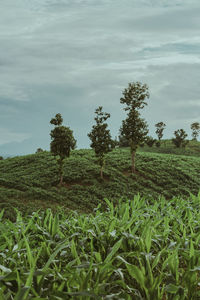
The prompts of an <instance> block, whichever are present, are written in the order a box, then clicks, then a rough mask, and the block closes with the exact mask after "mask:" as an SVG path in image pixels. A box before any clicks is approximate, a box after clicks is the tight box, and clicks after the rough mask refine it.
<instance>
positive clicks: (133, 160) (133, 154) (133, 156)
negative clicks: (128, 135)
mask: <svg viewBox="0 0 200 300" xmlns="http://www.w3.org/2000/svg"><path fill="white" fill-rule="evenodd" d="M131 161H132V174H133V173H135V151H134V152H132V153H131Z"/></svg>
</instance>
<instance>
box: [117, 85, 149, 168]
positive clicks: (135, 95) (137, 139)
mask: <svg viewBox="0 0 200 300" xmlns="http://www.w3.org/2000/svg"><path fill="white" fill-rule="evenodd" d="M146 98H149V88H148V86H147V85H146V84H142V83H140V82H133V83H129V84H128V88H125V90H124V91H123V97H122V98H121V99H120V103H122V104H125V105H126V107H125V108H124V110H125V111H127V118H126V119H125V120H123V121H122V127H121V128H120V133H121V135H122V136H123V137H124V138H125V139H126V140H128V141H129V146H130V151H131V161H132V173H135V154H136V151H137V148H138V147H139V145H140V144H142V143H144V142H145V138H146V135H147V133H148V126H147V123H146V121H145V120H144V119H142V118H141V116H140V113H139V111H138V110H139V109H142V108H144V106H145V105H147V103H146V102H145V99H146Z"/></svg>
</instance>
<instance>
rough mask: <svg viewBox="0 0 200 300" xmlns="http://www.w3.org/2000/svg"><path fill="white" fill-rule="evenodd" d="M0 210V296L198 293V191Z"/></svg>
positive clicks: (168, 295) (150, 296) (172, 296)
mask: <svg viewBox="0 0 200 300" xmlns="http://www.w3.org/2000/svg"><path fill="white" fill-rule="evenodd" d="M105 201H106V203H107V211H106V212H105V211H104V212H103V211H102V210H101V206H100V205H99V207H97V208H96V209H95V211H94V213H93V214H90V215H84V214H78V213H76V212H70V213H68V214H67V215H66V214H64V213H63V212H62V211H59V212H58V213H57V214H55V215H53V214H52V212H51V210H49V209H48V210H47V211H45V212H36V213H33V214H32V215H31V216H29V217H22V216H21V215H20V213H19V212H18V213H17V219H16V222H11V221H9V220H6V219H4V218H3V211H2V212H1V215H0V219H1V221H0V299H2V300H4V299H5V300H10V299H14V300H23V299H24V300H25V299H35V300H36V299H38V300H39V299H40V300H42V299H52V300H54V299H55V300H56V299H57V300H59V299H126V300H129V299H136V300H137V299H147V300H157V299H162V300H167V299H173V300H178V299H180V300H184V299H188V300H192V299H195V300H197V299H200V277H199V272H200V194H199V196H197V197H196V196H193V195H191V196H190V197H189V198H188V200H182V199H180V198H174V199H172V200H171V201H167V200H165V199H164V198H160V199H159V200H158V201H155V202H152V200H148V198H141V197H140V196H139V195H138V196H135V197H134V200H132V201H128V200H125V199H121V200H119V203H118V205H117V206H116V207H114V206H113V204H112V202H110V201H109V200H107V199H105Z"/></svg>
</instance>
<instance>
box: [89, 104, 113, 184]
mask: <svg viewBox="0 0 200 300" xmlns="http://www.w3.org/2000/svg"><path fill="white" fill-rule="evenodd" d="M95 114H96V117H95V118H94V120H95V121H96V124H95V125H93V126H92V131H91V132H90V133H88V137H89V138H90V140H91V144H90V147H91V148H93V149H94V151H95V155H96V157H97V158H98V163H99V165H100V176H101V178H102V179H103V167H104V165H105V155H106V154H107V153H108V152H110V151H112V149H113V148H114V147H115V141H113V140H112V138H111V135H110V130H109V129H107V128H108V124H107V123H105V121H106V120H107V119H108V118H110V114H108V113H105V112H103V111H102V106H99V107H98V108H97V109H96V110H95Z"/></svg>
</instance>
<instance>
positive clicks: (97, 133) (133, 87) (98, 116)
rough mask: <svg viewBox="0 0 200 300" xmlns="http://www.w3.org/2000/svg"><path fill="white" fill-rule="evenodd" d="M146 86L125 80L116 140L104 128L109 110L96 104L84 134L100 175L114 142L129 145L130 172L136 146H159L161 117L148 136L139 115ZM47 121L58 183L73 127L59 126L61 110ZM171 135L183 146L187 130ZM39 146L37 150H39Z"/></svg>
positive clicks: (195, 132) (199, 127)
mask: <svg viewBox="0 0 200 300" xmlns="http://www.w3.org/2000/svg"><path fill="white" fill-rule="evenodd" d="M149 97H150V95H149V87H148V86H147V84H142V83H141V82H138V81H137V82H133V83H129V84H128V87H127V88H125V89H124V91H123V92H122V97H121V98H120V103H121V104H123V105H124V108H123V109H124V111H125V112H126V113H127V114H126V118H125V119H124V120H123V121H122V125H121V127H120V129H119V137H118V140H116V139H115V140H113V139H112V137H111V134H110V130H109V129H108V124H107V120H108V119H109V118H110V114H109V113H107V112H103V107H102V106H99V107H98V108H97V109H96V110H95V117H94V121H95V124H94V125H93V126H92V129H91V132H90V133H88V137H89V139H90V141H91V144H90V147H91V148H92V149H94V152H95V155H96V157H97V163H98V165H99V167H100V176H101V178H102V179H103V169H104V166H105V161H106V154H107V153H109V152H110V151H112V150H113V149H114V148H115V147H116V146H119V147H129V148H130V154H131V170H132V173H135V172H136V169H135V154H136V151H137V149H138V147H139V146H144V145H145V144H147V145H148V146H149V147H152V146H153V145H154V144H155V145H156V147H160V146H161V140H162V138H163V135H164V130H165V127H166V124H165V123H164V122H162V121H160V122H158V123H156V124H155V127H156V131H155V133H156V135H157V139H154V138H153V137H152V136H148V132H149V130H148V125H147V122H146V121H145V120H144V119H143V118H142V117H141V113H140V111H141V109H143V108H144V107H145V106H146V105H147V102H146V101H147V99H149ZM50 123H51V124H52V125H54V126H55V127H54V129H53V130H51V133H50V136H51V144H50V151H51V153H52V154H53V155H54V156H55V158H56V159H57V164H58V172H59V178H60V185H62V184H63V163H64V160H65V158H67V157H69V156H70V153H71V150H73V149H75V147H76V140H75V138H74V136H73V131H72V130H71V129H70V128H69V127H66V126H63V124H62V123H63V119H62V116H61V114H59V113H58V114H56V115H55V118H52V119H51V121H50ZM191 130H192V137H193V140H197V138H198V136H199V133H200V123H198V122H195V123H192V124H191ZM174 136H175V137H174V138H172V142H173V143H174V145H175V146H176V147H185V146H186V144H187V143H188V141H187V140H186V138H187V134H186V132H185V131H184V130H183V129H178V130H176V131H174ZM42 151H43V150H42V149H41V148H38V149H37V152H42Z"/></svg>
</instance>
